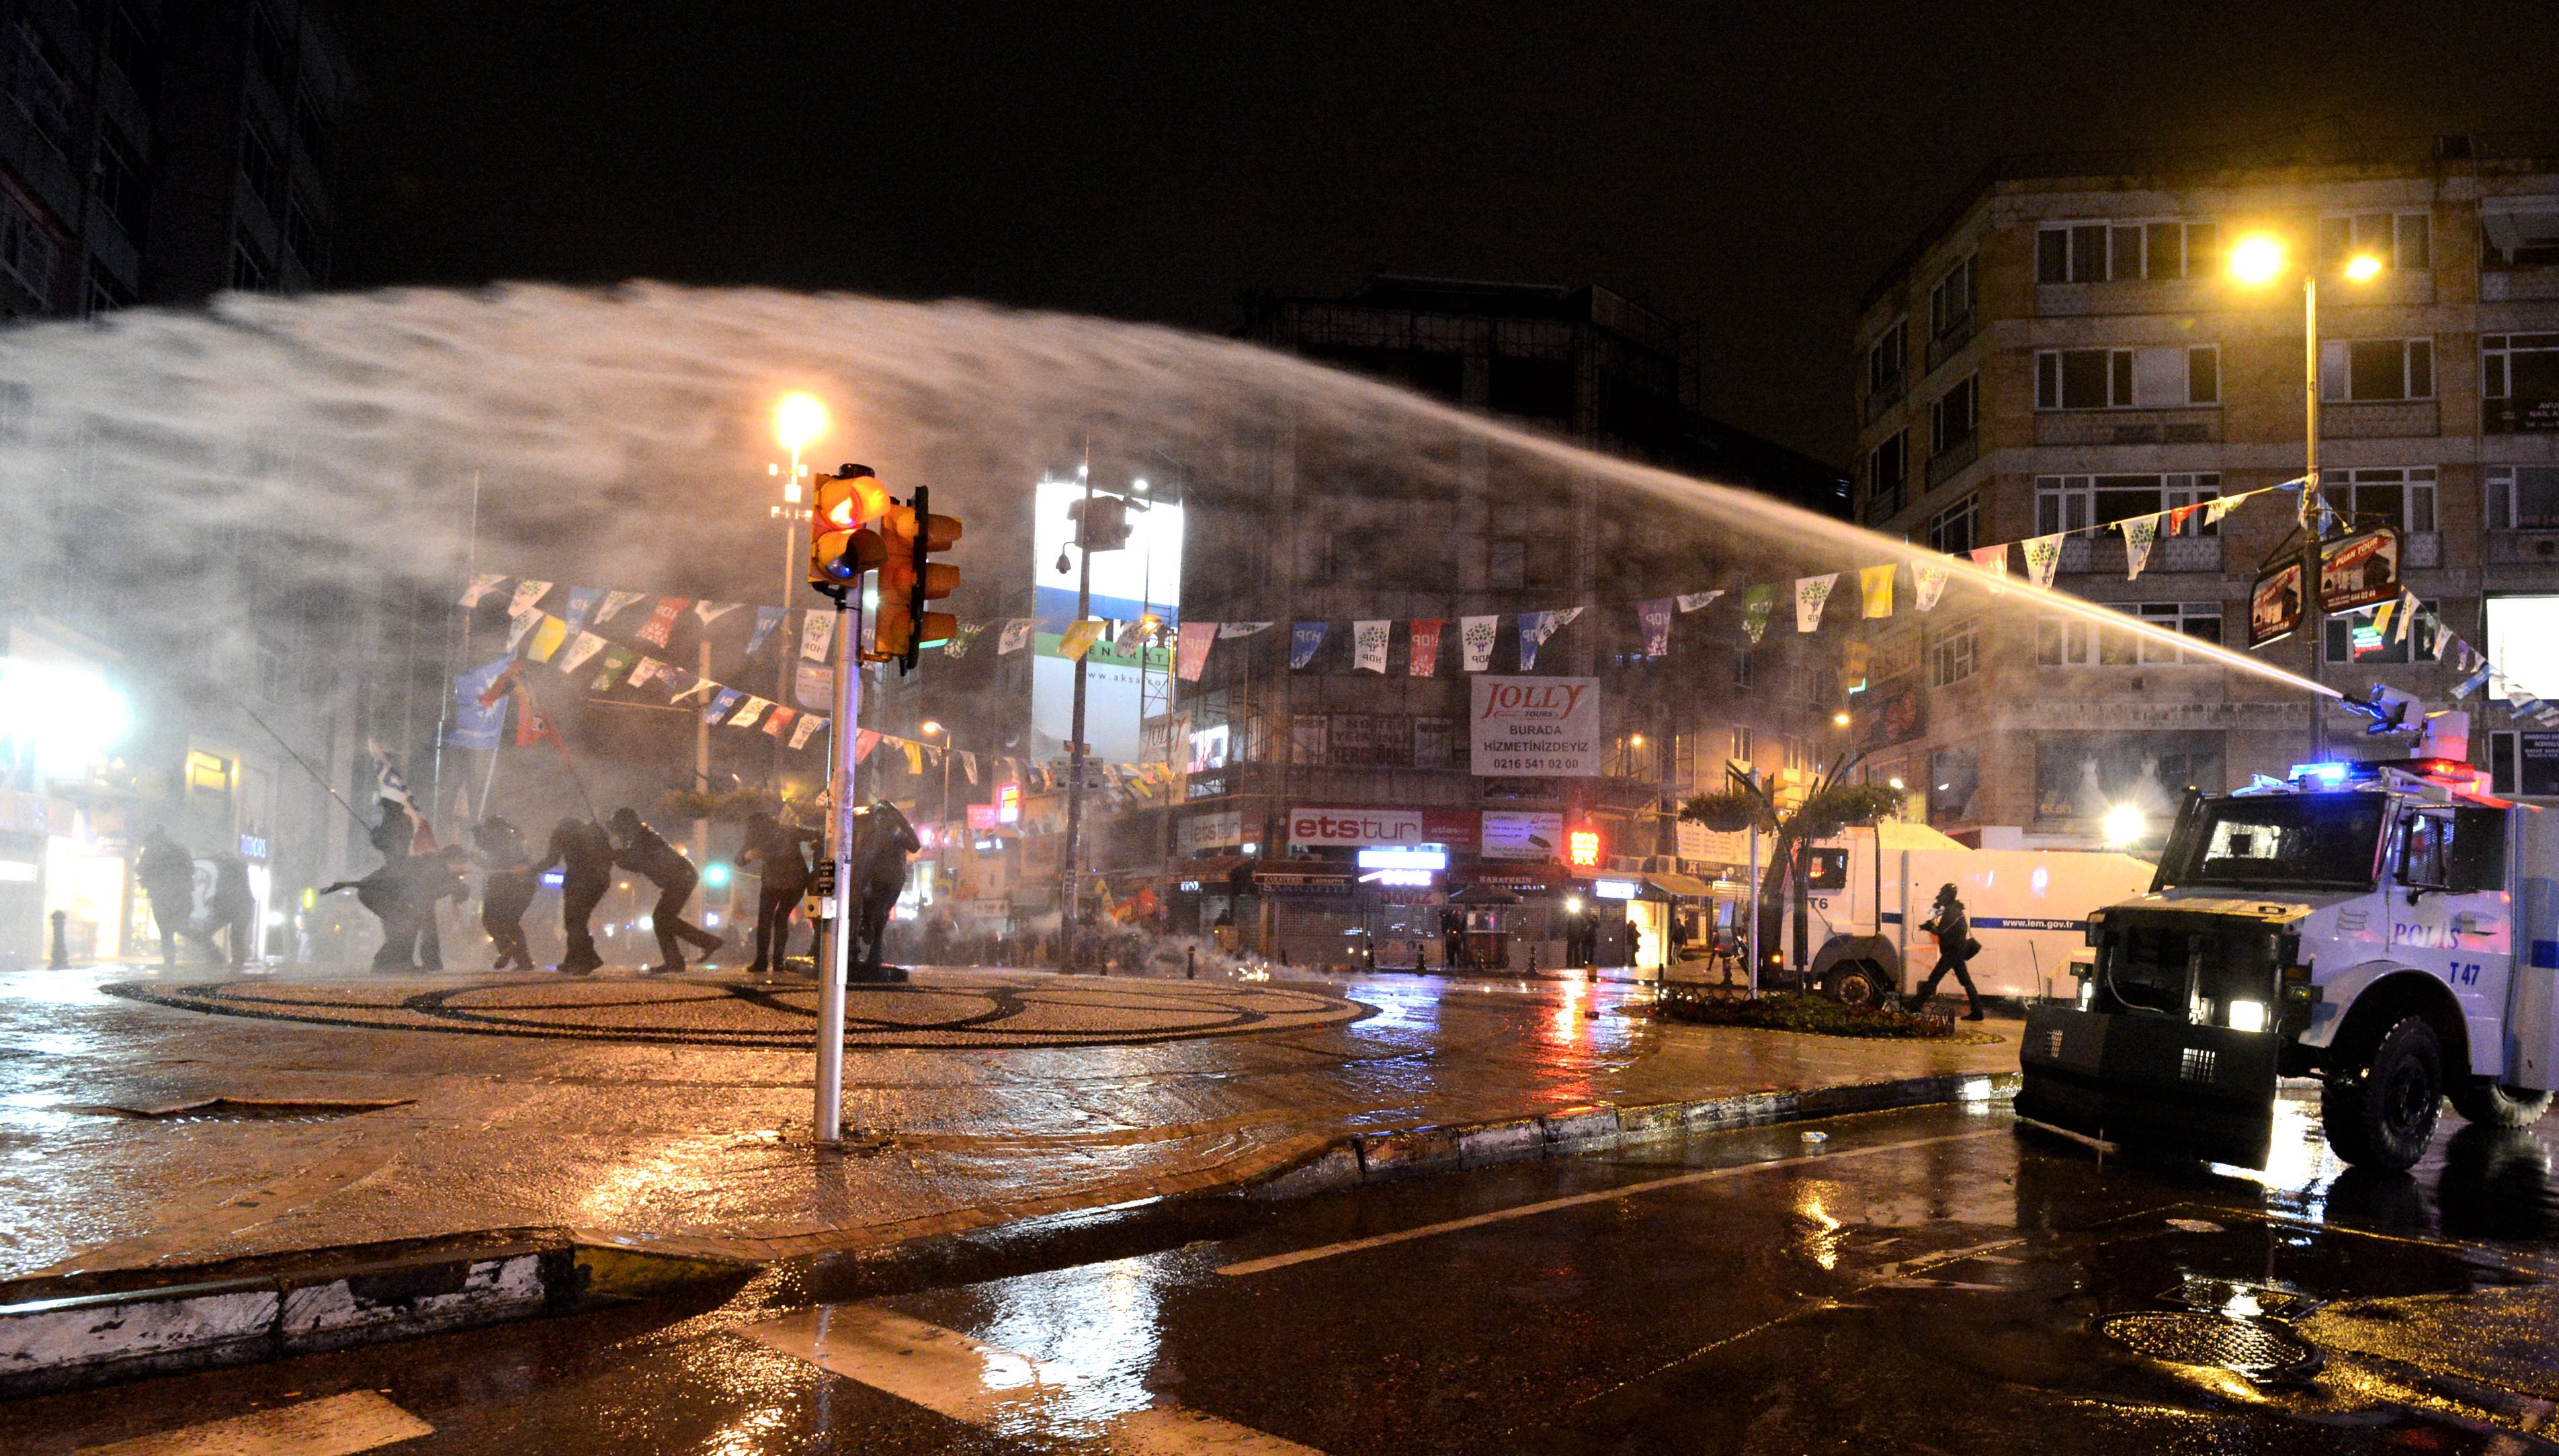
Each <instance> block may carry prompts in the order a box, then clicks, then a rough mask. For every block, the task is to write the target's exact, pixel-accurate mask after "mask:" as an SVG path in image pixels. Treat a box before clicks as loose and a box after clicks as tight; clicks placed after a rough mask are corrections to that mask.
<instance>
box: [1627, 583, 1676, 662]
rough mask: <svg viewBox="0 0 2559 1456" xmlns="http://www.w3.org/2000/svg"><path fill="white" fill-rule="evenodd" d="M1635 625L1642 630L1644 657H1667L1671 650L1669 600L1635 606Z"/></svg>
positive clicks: (1638, 603) (1663, 598)
mask: <svg viewBox="0 0 2559 1456" xmlns="http://www.w3.org/2000/svg"><path fill="white" fill-rule="evenodd" d="M1635 623H1636V625H1637V626H1639V627H1641V628H1642V629H1643V630H1644V655H1645V656H1647V657H1661V656H1668V655H1670V650H1671V599H1670V598H1668V597H1662V598H1659V599H1657V600H1655V601H1650V602H1637V603H1636V604H1635Z"/></svg>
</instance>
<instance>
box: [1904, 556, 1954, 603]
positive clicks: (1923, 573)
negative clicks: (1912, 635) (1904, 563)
mask: <svg viewBox="0 0 2559 1456" xmlns="http://www.w3.org/2000/svg"><path fill="white" fill-rule="evenodd" d="M1953 574H1954V573H1953V569H1952V568H1950V567H1948V566H1947V565H1946V563H1945V562H1943V561H1913V562H1911V563H1910V605H1911V606H1914V607H1916V608H1918V609H1919V610H1920V611H1922V612H1934V611H1936V610H1937V599H1938V598H1939V597H1942V596H1944V595H1945V594H1946V578H1947V577H1949V576H1951V575H1953Z"/></svg>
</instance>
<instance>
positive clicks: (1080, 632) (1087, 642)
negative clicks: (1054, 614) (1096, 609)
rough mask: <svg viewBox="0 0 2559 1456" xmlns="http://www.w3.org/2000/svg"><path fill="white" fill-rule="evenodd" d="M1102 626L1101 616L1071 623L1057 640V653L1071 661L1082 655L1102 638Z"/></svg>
mask: <svg viewBox="0 0 2559 1456" xmlns="http://www.w3.org/2000/svg"><path fill="white" fill-rule="evenodd" d="M1102 626H1103V623H1102V619H1101V618H1099V617H1087V618H1085V619H1084V620H1083V621H1081V622H1077V623H1073V624H1071V625H1069V626H1068V628H1067V629H1066V635H1065V636H1063V637H1060V638H1059V639H1058V640H1057V655H1059V656H1061V657H1064V658H1066V659H1067V660H1068V661H1070V662H1072V661H1075V660H1077V659H1078V658H1080V657H1082V656H1083V655H1085V653H1086V652H1087V651H1088V650H1090V649H1091V648H1092V646H1093V644H1094V643H1095V642H1097V641H1099V640H1100V638H1101V636H1102Z"/></svg>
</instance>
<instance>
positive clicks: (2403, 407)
mask: <svg viewBox="0 0 2559 1456" xmlns="http://www.w3.org/2000/svg"><path fill="white" fill-rule="evenodd" d="M2442 433H2443V420H2442V415H2441V413H2440V411H2439V410H2438V409H2437V407H2436V403H2435V401H2434V400H2432V399H2409V400H2404V401H2392V402H2390V403H2387V404H2382V403H2365V404H2322V405H2321V406H2320V438H2322V439H2324V440H2394V439H2406V438H2411V437H2415V436H2421V435H2439V434H2442Z"/></svg>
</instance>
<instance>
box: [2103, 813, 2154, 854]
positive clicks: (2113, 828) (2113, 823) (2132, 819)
mask: <svg viewBox="0 0 2559 1456" xmlns="http://www.w3.org/2000/svg"><path fill="white" fill-rule="evenodd" d="M2150 827H2151V823H2150V820H2149V819H2148V818H2147V817H2145V816H2144V815H2143V813H2142V809H2141V805H2140V804H2136V803H2119V804H2116V805H2115V806H2114V807H2113V808H2110V809H2108V810H2106V813H2105V816H2104V817H2103V818H2101V819H2099V820H2098V821H2097V832H2098V833H2099V835H2100V836H2102V837H2103V838H2104V839H2105V841H2106V847H2107V848H2108V849H2121V848H2123V847H2124V846H2125V845H2127V844H2131V843H2134V842H2135V841H2137V840H2139V839H2140V838H2141V837H2142V836H2143V835H2144V834H2147V833H2149V832H2150Z"/></svg>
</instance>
